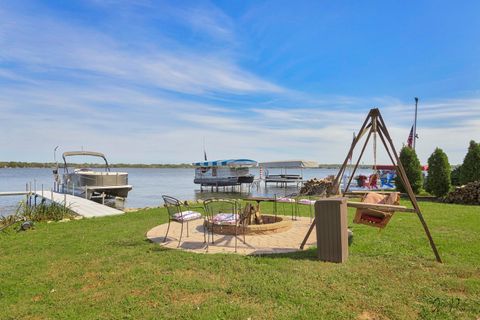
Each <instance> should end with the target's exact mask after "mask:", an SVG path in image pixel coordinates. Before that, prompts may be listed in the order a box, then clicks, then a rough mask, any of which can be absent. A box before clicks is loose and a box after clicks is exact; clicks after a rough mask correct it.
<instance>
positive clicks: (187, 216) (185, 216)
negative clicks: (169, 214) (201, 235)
mask: <svg viewBox="0 0 480 320" xmlns="http://www.w3.org/2000/svg"><path fill="white" fill-rule="evenodd" d="M201 216H202V214H201V213H200V212H196V211H182V212H179V213H175V214H174V215H173V219H174V220H177V221H189V220H195V219H198V218H200V217H201Z"/></svg>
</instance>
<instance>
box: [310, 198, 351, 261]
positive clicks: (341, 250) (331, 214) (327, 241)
mask: <svg viewBox="0 0 480 320" xmlns="http://www.w3.org/2000/svg"><path fill="white" fill-rule="evenodd" d="M315 222H316V225H315V227H316V230H317V253H318V258H319V259H320V260H322V261H329V262H345V261H347V258H348V230H347V199H346V198H330V199H322V200H318V201H317V202H315Z"/></svg>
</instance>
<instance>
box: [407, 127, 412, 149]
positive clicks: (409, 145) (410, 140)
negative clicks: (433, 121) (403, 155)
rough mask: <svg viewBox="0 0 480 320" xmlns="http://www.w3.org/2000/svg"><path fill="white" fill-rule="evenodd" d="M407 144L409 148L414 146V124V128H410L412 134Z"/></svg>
mask: <svg viewBox="0 0 480 320" xmlns="http://www.w3.org/2000/svg"><path fill="white" fill-rule="evenodd" d="M407 144H408V147H409V148H412V147H413V126H412V129H410V134H409V135H408V139H407Z"/></svg>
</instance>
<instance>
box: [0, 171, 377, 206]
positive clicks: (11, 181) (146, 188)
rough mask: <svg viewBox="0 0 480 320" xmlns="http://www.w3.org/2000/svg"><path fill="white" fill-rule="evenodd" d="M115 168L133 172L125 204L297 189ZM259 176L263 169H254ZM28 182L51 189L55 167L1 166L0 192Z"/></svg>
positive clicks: (7, 201)
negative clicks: (207, 182)
mask: <svg viewBox="0 0 480 320" xmlns="http://www.w3.org/2000/svg"><path fill="white" fill-rule="evenodd" d="M114 170H115V171H117V170H118V171H126V172H128V174H129V184H131V185H133V189H132V191H131V192H130V193H129V195H128V199H127V200H126V203H125V207H127V208H140V207H155V206H159V205H160V204H162V203H163V201H162V198H161V196H162V194H167V195H171V196H173V197H175V198H178V199H181V200H193V199H206V198H211V197H236V198H240V197H246V196H251V195H252V196H273V195H274V194H276V195H277V196H284V195H287V194H291V193H294V192H297V191H298V189H297V188H296V187H294V186H290V187H288V188H277V187H274V185H273V184H271V185H269V186H268V188H265V187H264V184H263V183H260V187H259V188H258V189H257V188H251V190H250V192H249V190H248V188H247V187H246V186H243V187H242V192H241V193H238V192H226V193H222V192H214V193H211V192H206V191H203V192H200V187H199V186H198V185H196V184H194V183H193V176H194V169H190V168H185V169H156V168H127V169H121V168H115V169H114ZM337 171H338V170H337V169H319V168H318V169H317V168H315V169H303V177H304V179H311V178H324V177H326V176H328V175H335V174H336V173H337ZM250 172H251V173H252V174H255V178H258V177H259V169H258V168H253V169H251V170H250ZM276 173H280V170H275V169H270V174H276ZM288 173H291V174H299V173H300V170H293V169H292V170H289V171H288ZM357 173H363V174H367V175H368V174H370V173H371V170H359V172H357ZM27 183H31V184H32V188H33V187H34V185H35V184H36V187H37V190H41V188H42V184H43V188H44V190H50V189H51V188H52V186H53V176H52V170H51V169H43V168H42V169H40V168H1V169H0V192H1V191H23V190H25V188H26V187H25V185H26V184H27ZM22 199H23V197H21V196H20V197H11V196H9V197H0V215H6V214H9V213H12V212H13V211H14V210H15V208H16V206H17V204H18V202H19V201H21V200H22Z"/></svg>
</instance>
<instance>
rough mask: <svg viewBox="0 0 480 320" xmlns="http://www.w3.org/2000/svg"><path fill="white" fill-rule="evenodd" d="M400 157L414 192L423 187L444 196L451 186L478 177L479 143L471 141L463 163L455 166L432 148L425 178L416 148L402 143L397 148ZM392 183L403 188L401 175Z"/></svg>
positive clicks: (479, 172)
mask: <svg viewBox="0 0 480 320" xmlns="http://www.w3.org/2000/svg"><path fill="white" fill-rule="evenodd" d="M400 161H401V162H402V164H403V166H404V167H405V171H406V174H407V177H408V180H409V181H410V184H411V186H412V189H413V192H414V193H415V194H418V193H420V191H421V190H422V189H423V188H424V189H425V191H427V192H429V193H431V194H433V195H435V196H437V197H443V196H445V195H446V194H447V193H448V192H449V191H450V190H451V188H452V186H460V185H464V184H467V183H469V182H473V181H479V180H480V143H477V142H475V141H474V140H472V141H470V145H469V147H468V151H467V154H466V155H465V158H464V159H463V163H462V164H461V165H460V166H457V167H455V168H453V170H452V167H451V165H450V163H449V161H448V156H447V154H446V153H445V152H443V150H442V149H440V148H438V147H437V148H435V150H434V151H433V153H432V154H431V155H430V157H429V158H428V176H427V177H426V179H424V177H423V175H422V169H421V165H420V161H419V160H418V157H417V154H416V153H415V150H414V149H412V148H410V147H408V146H404V147H403V148H402V150H401V151H400ZM395 184H396V187H397V189H398V190H399V191H400V192H406V190H405V187H404V186H403V184H402V182H401V180H400V177H398V175H397V177H396V180H395Z"/></svg>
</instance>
